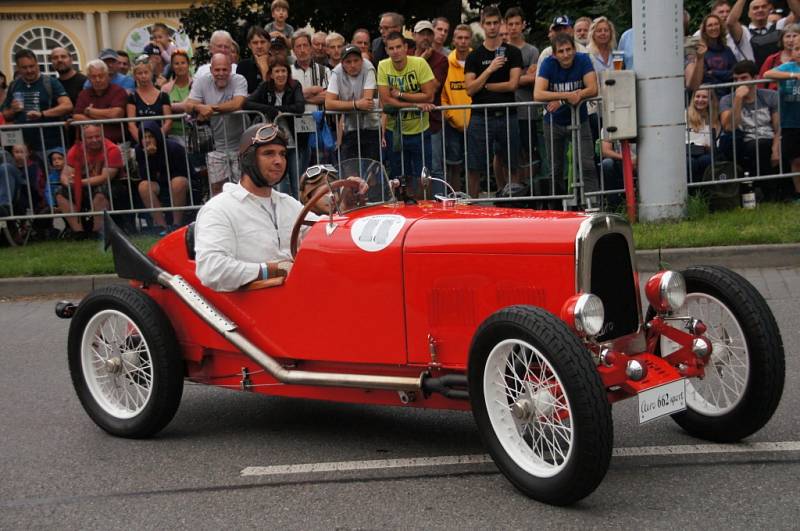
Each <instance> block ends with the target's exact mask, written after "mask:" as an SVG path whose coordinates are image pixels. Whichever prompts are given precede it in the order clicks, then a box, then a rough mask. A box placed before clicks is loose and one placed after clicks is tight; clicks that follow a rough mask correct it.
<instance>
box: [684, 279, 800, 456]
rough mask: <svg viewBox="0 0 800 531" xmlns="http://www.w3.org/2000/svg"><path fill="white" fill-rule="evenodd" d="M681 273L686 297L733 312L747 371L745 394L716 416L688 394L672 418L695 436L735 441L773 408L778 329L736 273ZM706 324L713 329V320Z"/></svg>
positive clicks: (777, 390)
mask: <svg viewBox="0 0 800 531" xmlns="http://www.w3.org/2000/svg"><path fill="white" fill-rule="evenodd" d="M682 273H683V276H684V278H685V279H686V292H687V296H690V295H691V294H693V293H694V294H707V295H710V296H712V297H714V298H716V299H718V300H719V301H721V302H722V303H723V304H724V305H725V306H726V307H727V309H728V310H729V311H730V312H731V313H732V314H733V317H734V318H735V320H736V322H737V323H738V325H739V327H740V328H741V330H742V332H743V333H744V341H745V342H746V346H747V358H748V363H749V374H748V377H747V382H746V384H745V386H744V393H743V394H742V395H741V398H740V400H739V401H738V403H737V404H736V405H735V406H734V407H733V408H732V409H731V410H730V411H727V412H725V413H723V414H720V415H709V414H704V413H703V412H700V411H698V410H696V409H694V408H692V406H691V405H690V402H689V400H688V396H687V409H686V411H683V412H681V413H676V414H675V415H673V416H672V418H673V419H674V420H675V422H677V423H678V425H680V426H681V427H682V428H683V429H684V430H686V431H687V432H688V433H690V434H691V435H693V436H695V437H700V438H702V439H707V440H709V441H716V442H723V443H726V442H735V441H738V440H740V439H743V438H745V437H747V436H749V435H752V434H753V433H755V432H757V431H758V430H760V429H761V428H762V427H764V425H765V424H766V423H767V422H768V421H769V419H770V418H771V417H772V415H773V413H775V409H776V408H777V407H778V403H779V402H780V399H781V395H782V394H783V383H784V378H785V372H786V361H785V359H784V352H783V341H782V339H781V333H780V330H779V329H778V324H777V323H776V322H775V317H774V316H773V315H772V312H771V311H770V309H769V306H767V302H766V301H765V300H764V298H763V297H762V296H761V294H760V293H759V292H758V291H757V290H756V289H755V288H754V287H753V286H752V284H750V283H749V282H748V281H747V280H746V279H744V278H743V277H741V276H740V275H738V274H737V273H734V272H733V271H731V270H729V269H726V268H724V267H718V266H697V267H691V268H689V269H686V270H685V271H683V272H682ZM693 317H699V316H693ZM706 324H707V325H709V333H712V325H713V324H714V323H706ZM712 356H713V354H712ZM712 360H713V357H712ZM706 370H713V369H709V368H707V369H706Z"/></svg>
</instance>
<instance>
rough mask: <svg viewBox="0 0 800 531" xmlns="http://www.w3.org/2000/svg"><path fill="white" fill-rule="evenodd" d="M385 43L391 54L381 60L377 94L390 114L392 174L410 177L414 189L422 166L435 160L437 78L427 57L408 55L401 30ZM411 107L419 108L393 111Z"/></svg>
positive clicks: (388, 143)
mask: <svg viewBox="0 0 800 531" xmlns="http://www.w3.org/2000/svg"><path fill="white" fill-rule="evenodd" d="M385 44H386V52H387V53H388V54H389V58H388V59H383V60H382V61H381V62H380V63H378V94H379V95H380V100H381V105H382V106H383V108H384V110H386V111H387V115H388V117H387V120H386V145H387V146H388V147H389V164H390V170H391V173H392V176H400V175H404V176H406V177H410V179H408V184H409V186H410V187H411V188H412V189H415V188H416V178H417V177H419V175H420V174H421V173H422V167H423V166H428V167H430V165H431V160H432V159H431V157H432V153H433V152H432V150H431V134H430V131H429V130H428V127H429V116H428V113H429V112H430V111H431V110H433V109H434V105H433V103H432V102H433V98H434V93H435V92H436V78H434V76H433V72H432V71H431V67H430V66H429V65H428V62H427V61H426V60H425V59H423V58H421V57H414V56H409V55H408V48H407V44H406V42H405V39H404V38H403V36H402V35H401V34H400V33H397V32H394V33H392V34H390V35H388V36H387V37H386V39H385ZM412 107H416V110H404V111H399V112H393V111H395V110H396V109H409V108H412ZM398 117H399V124H398V121H397V120H398Z"/></svg>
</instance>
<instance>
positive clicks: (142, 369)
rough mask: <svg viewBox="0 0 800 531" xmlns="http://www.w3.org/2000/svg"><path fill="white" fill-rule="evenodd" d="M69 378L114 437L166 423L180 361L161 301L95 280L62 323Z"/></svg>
mask: <svg viewBox="0 0 800 531" xmlns="http://www.w3.org/2000/svg"><path fill="white" fill-rule="evenodd" d="M68 355H69V367H70V373H71V375H72V383H73V385H74V387H75V391H76V392H77V394H78V398H79V399H80V401H81V404H82V405H83V408H84V409H85V410H86V412H87V413H88V414H89V417H91V419H92V420H93V421H94V422H95V423H96V424H97V425H98V426H100V427H101V428H103V429H104V430H106V431H107V432H109V433H111V434H113V435H118V436H121V437H132V438H138V437H148V436H150V435H153V434H155V433H157V432H158V431H159V430H161V429H162V428H163V427H164V426H166V425H167V424H168V423H169V421H170V420H172V417H173V416H174V415H175V412H176V411H177V409H178V405H179V404H180V400H181V395H182V394H183V373H184V372H183V362H182V360H181V358H180V356H179V351H178V346H177V343H176V341H175V333H174V331H173V330H172V327H171V326H170V324H169V319H167V317H166V315H164V313H163V312H162V311H161V308H160V307H159V306H158V305H157V304H156V303H155V302H154V301H153V300H152V299H151V298H150V297H148V296H147V295H145V294H144V293H142V292H141V291H139V290H137V289H134V288H131V287H128V286H113V287H108V288H102V289H99V290H96V291H94V292H92V293H91V294H89V295H88V296H87V297H86V298H85V299H84V300H83V301H82V302H81V304H80V305H79V306H78V309H77V311H76V313H75V316H74V317H73V318H72V323H71V325H70V331H69V349H68Z"/></svg>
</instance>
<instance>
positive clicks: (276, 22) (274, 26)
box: [264, 0, 294, 42]
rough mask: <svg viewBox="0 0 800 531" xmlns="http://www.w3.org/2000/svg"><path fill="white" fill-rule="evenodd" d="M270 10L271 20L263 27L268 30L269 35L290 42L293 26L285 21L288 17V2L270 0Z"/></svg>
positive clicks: (284, 0)
mask: <svg viewBox="0 0 800 531" xmlns="http://www.w3.org/2000/svg"><path fill="white" fill-rule="evenodd" d="M270 10H271V11H272V22H270V23H269V24H267V25H266V27H265V28H264V29H265V30H267V32H269V34H270V36H271V37H282V38H284V39H288V41H289V42H291V39H292V34H293V33H294V28H293V27H292V26H290V25H289V24H287V23H286V19H287V18H289V2H287V1H286V0H272V5H271V6H270Z"/></svg>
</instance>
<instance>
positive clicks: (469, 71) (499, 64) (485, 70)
mask: <svg viewBox="0 0 800 531" xmlns="http://www.w3.org/2000/svg"><path fill="white" fill-rule="evenodd" d="M500 22H501V16H500V10H499V9H497V8H496V7H494V6H489V7H487V8H486V9H484V10H483V12H481V26H482V27H483V31H484V32H485V34H486V39H485V40H484V41H483V44H481V45H480V46H479V47H478V48H476V49H475V50H474V51H472V52H471V53H470V54H469V55H468V56H467V60H466V63H465V64H464V84H465V85H466V87H467V94H468V95H469V96H470V97H472V103H473V104H475V105H477V104H491V103H495V104H511V103H514V101H515V97H514V95H515V91H516V90H517V87H518V86H519V78H520V75H521V73H522V53H521V52H520V51H519V48H517V47H516V46H508V45H505V44H503V43H502V41H501V39H500ZM487 134H488V138H487ZM487 145H488V146H489V153H487V150H486V146H487ZM467 151H468V155H467V163H468V170H469V171H468V175H469V181H468V186H469V189H468V190H467V192H468V193H469V194H470V195H472V196H473V197H477V196H478V194H479V193H480V179H481V176H482V175H484V176H485V175H487V173H488V167H489V166H490V164H489V161H491V158H492V155H493V154H494V153H497V155H498V156H499V158H500V159H501V160H502V161H503V162H504V163H505V165H506V167H507V168H509V171H510V172H511V174H512V175H514V173H515V172H516V169H517V166H518V158H519V124H518V121H517V110H516V108H515V107H493V108H479V109H474V110H473V111H472V114H471V116H470V119H469V125H468V126H467ZM496 177H497V176H496ZM497 186H498V188H499V187H500V186H501V183H499V182H498V184H497Z"/></svg>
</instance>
